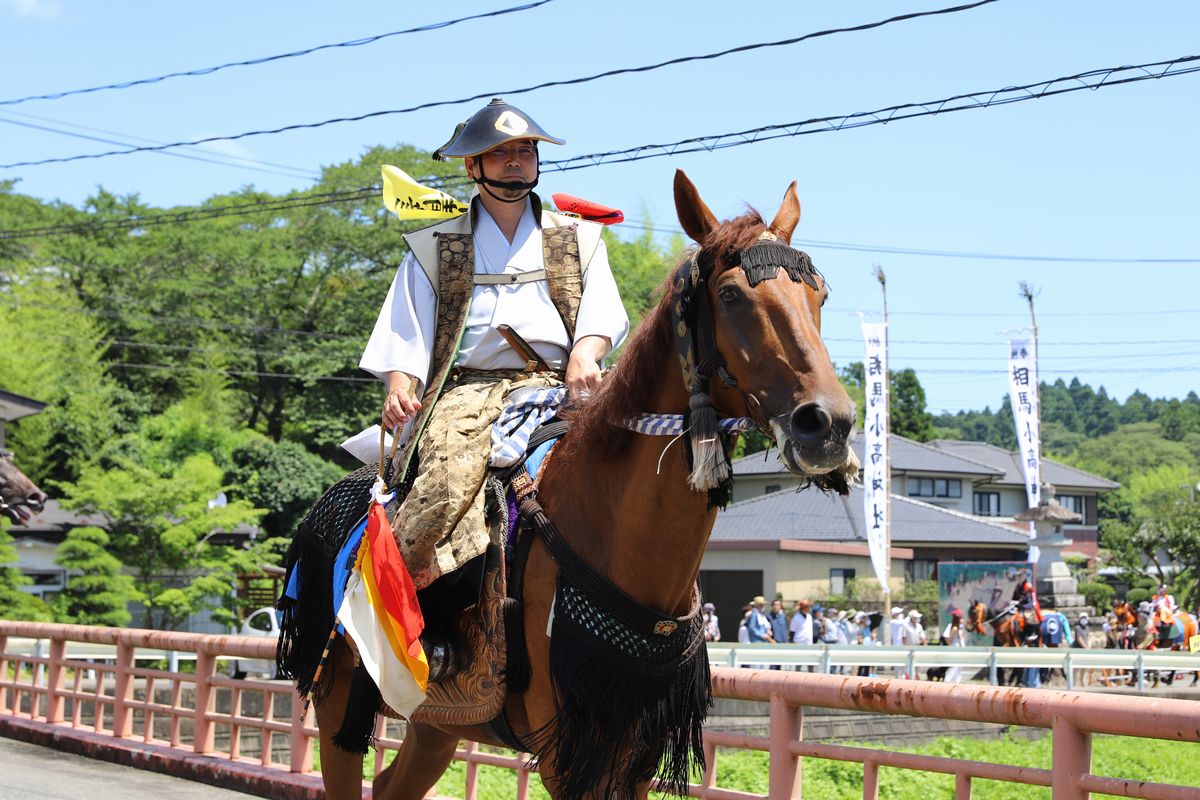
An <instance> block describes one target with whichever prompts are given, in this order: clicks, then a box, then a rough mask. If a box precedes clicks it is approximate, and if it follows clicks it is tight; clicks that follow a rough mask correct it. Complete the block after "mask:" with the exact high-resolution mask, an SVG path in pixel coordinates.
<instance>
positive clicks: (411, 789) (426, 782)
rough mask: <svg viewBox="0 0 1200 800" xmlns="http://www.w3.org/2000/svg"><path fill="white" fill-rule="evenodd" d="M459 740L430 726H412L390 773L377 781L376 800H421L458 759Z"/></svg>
mask: <svg viewBox="0 0 1200 800" xmlns="http://www.w3.org/2000/svg"><path fill="white" fill-rule="evenodd" d="M457 746H458V737H457V736H455V735H453V734H450V733H446V732H445V731H441V730H438V729H437V728H434V727H432V726H429V725H421V724H413V723H409V725H408V729H407V730H406V731H405V733H404V744H402V745H400V751H399V752H398V753H396V758H395V759H394V760H393V761H392V763H391V764H389V765H388V767H387V769H385V770H384V771H383V772H381V773H380V774H379V775H377V776H376V778H375V785H374V787H373V789H372V792H371V796H372V797H373V798H375V800H420V798H422V797H424V796H425V793H426V792H428V791H429V790H430V789H432V788H433V786H434V784H436V783H437V782H438V778H440V777H442V774H443V773H445V771H446V767H448V766H450V761H451V760H452V759H453V758H454V750H455V748H456V747H457Z"/></svg>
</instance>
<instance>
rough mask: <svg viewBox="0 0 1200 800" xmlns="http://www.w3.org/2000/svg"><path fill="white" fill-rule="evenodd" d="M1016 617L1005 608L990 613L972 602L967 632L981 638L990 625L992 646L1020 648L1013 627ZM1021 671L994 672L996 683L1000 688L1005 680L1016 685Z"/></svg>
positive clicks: (968, 611)
mask: <svg viewBox="0 0 1200 800" xmlns="http://www.w3.org/2000/svg"><path fill="white" fill-rule="evenodd" d="M1016 619H1017V615H1016V614H1013V613H1009V610H1008V609H1007V608H1004V609H1002V610H1000V611H997V612H994V613H993V612H992V611H991V610H990V609H989V608H988V607H987V606H985V605H984V604H983V603H981V602H979V601H978V600H972V601H971V606H970V608H968V609H967V630H968V631H972V632H974V633H978V634H980V635H982V636H986V635H987V631H986V629H985V628H984V626H985V625H990V626H991V628H992V646H994V647H1020V646H1021V640H1020V636H1018V634H1017V631H1016V630H1015V629H1014V627H1013V625H1014V622H1015V620H1016ZM1020 675H1021V670H1019V669H1014V670H1012V671H1011V674H1008V673H1007V672H1006V671H1005V670H1004V669H1003V668H998V669H997V670H996V682H997V683H998V684H999V685H1000V686H1004V685H1005V678H1006V677H1007V678H1008V681H1009V683H1014V684H1015V683H1016V682H1017V680H1018V679H1019V678H1020Z"/></svg>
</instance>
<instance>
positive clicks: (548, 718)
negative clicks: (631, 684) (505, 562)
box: [317, 172, 858, 800]
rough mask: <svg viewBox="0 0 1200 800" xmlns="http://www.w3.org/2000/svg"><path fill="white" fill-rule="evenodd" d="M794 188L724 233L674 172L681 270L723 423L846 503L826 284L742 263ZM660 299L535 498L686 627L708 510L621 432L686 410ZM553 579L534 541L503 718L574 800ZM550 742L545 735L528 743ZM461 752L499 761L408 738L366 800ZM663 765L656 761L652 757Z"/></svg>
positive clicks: (659, 452) (351, 788)
mask: <svg viewBox="0 0 1200 800" xmlns="http://www.w3.org/2000/svg"><path fill="white" fill-rule="evenodd" d="M795 186H796V185H795V183H793V184H792V185H791V186H790V187H789V188H788V190H787V192H786V194H785V196H784V202H783V206H782V207H781V208H780V210H779V212H778V213H777V214H776V216H775V218H774V220H773V221H772V222H771V223H770V225H766V224H764V221H763V220H762V218H761V217H760V216H759V215H758V214H757V213H756V212H753V211H750V212H749V213H747V214H745V215H743V216H741V217H738V218H736V219H733V220H730V221H726V222H719V221H718V220H717V219H716V217H714V215H713V214H712V212H711V211H710V210H709V208H708V206H706V205H705V204H704V202H703V201H702V200H701V199H700V196H699V194H698V193H697V191H696V188H695V187H694V186H693V185H692V183H691V181H689V180H688V179H687V177H686V176H685V175H684V174H683V173H682V172H678V173H676V176H675V204H676V208H677V211H678V215H679V220H680V222H681V223H682V226H683V229H684V231H685V232H686V233H687V234H688V236H690V237H691V238H692V239H693V240H695V241H696V242H697V243H699V245H700V249H699V251H698V254H697V257H696V260H694V261H692V262H690V263H692V264H695V263H701V262H706V263H707V264H708V265H709V268H710V269H711V271H709V272H707V275H706V277H705V278H702V279H701V281H700V283H699V285H698V287H697V288H696V290H695V292H693V293H692V296H691V298H690V299H691V301H698V300H706V301H707V303H708V304H709V306H708V307H709V309H711V311H710V313H708V314H707V315H706V318H707V320H709V321H708V323H707V326H708V327H709V329H710V330H709V331H708V332H709V333H711V337H712V338H711V340H710V341H711V342H712V343H713V344H714V345H715V349H716V351H717V353H719V355H720V357H721V359H722V360H723V361H724V369H725V372H726V374H727V376H728V378H729V380H727V381H726V380H722V379H715V378H714V379H712V380H710V381H709V382H708V383H709V388H708V394H709V396H710V397H711V401H712V405H713V406H714V407H715V409H716V410H717V412H718V414H720V415H723V416H732V417H740V416H743V415H749V416H750V417H751V418H753V419H754V420H755V421H756V423H757V424H758V427H759V429H760V430H762V431H763V432H764V433H766V434H767V435H768V436H769V437H770V438H772V439H773V440H774V443H775V444H776V445H777V446H778V448H779V450H780V452H782V454H783V458H784V461H785V463H786V465H787V467H788V468H789V469H790V470H791V471H792V472H793V473H795V474H797V475H800V476H802V477H805V478H808V479H810V480H812V481H813V482H814V483H816V484H817V485H818V486H820V487H822V488H836V489H837V490H838V491H842V492H845V491H846V478H849V479H850V480H853V478H854V476H855V475H856V473H857V467H858V465H857V462H856V461H855V459H854V457H853V455H852V454H851V451H850V450H849V447H848V445H849V441H850V439H851V438H852V435H853V428H854V422H855V409H854V404H853V403H852V402H851V400H850V398H849V397H848V396H847V394H846V392H845V390H844V389H843V388H842V386H841V385H840V384H839V382H838V379H837V375H836V373H835V371H834V368H833V365H832V363H831V362H830V359H829V354H828V351H827V350H826V348H825V345H824V342H823V341H822V340H821V331H820V326H821V305H822V303H823V302H824V301H825V297H826V296H827V294H828V289H827V287H826V286H825V282H824V279H823V278H821V277H820V275H819V274H817V273H816V272H815V271H812V270H811V263H808V262H807V257H804V261H805V262H806V263H808V267H809V270H810V271H809V272H806V273H805V278H804V279H803V280H800V279H797V277H796V276H795V275H792V274H791V273H790V272H785V270H783V269H778V270H777V271H775V272H771V271H770V270H769V269H768V270H767V272H769V273H770V274H767V275H766V276H765V277H764V274H763V272H762V271H761V270H760V271H759V272H757V273H752V272H751V270H750V269H749V266H748V264H747V263H742V264H741V266H742V267H743V268H738V261H739V258H740V257H741V255H742V254H744V253H746V252H747V250H748V249H749V248H751V246H752V245H755V244H756V243H758V242H760V240H763V239H767V240H772V239H776V238H777V240H778V242H777V243H778V244H780V245H783V244H787V243H789V242H790V241H791V237H792V232H793V230H794V229H795V227H796V224H797V223H798V222H799V219H800V202H799V199H798V198H797V195H796V191H795ZM764 234H765V236H764ZM785 249H789V248H785ZM789 250H790V249H789ZM758 252H763V251H762V250H759V251H758ZM790 252H791V253H792V254H793V255H794V256H797V257H799V256H801V255H802V254H799V253H797V252H796V251H790ZM792 263H795V262H792ZM679 274H682V275H686V274H687V271H686V270H684V271H682V272H681V273H679ZM752 277H756V278H757V279H758V280H752V279H751V278H752ZM789 278H790V279H789ZM664 286H665V289H666V296H665V297H664V298H663V300H662V302H660V303H659V305H658V307H657V309H656V310H654V311H652V312H651V313H650V314H649V315H648V317H647V318H646V320H645V321H644V322H643V323H642V325H641V326H640V327H639V329H638V331H637V333H636V334H635V336H634V337H633V340H632V341H631V342H630V343H629V345H628V347H627V349H626V351H625V353H624V355H623V356H622V357H621V359H620V361H619V363H618V364H617V365H616V367H614V369H613V370H612V372H611V373H609V374H608V376H607V377H606V378H605V380H604V383H603V384H602V386H601V387H600V389H599V390H598V392H597V393H596V395H595V396H594V397H593V398H592V400H591V401H590V403H589V404H588V405H587V406H585V407H583V408H582V409H580V410H579V411H578V412H577V413H576V415H575V418H574V421H573V427H572V428H571V430H570V431H569V433H568V434H567V435H566V436H565V437H564V438H563V440H562V441H561V442H560V444H559V445H558V446H557V448H556V450H555V452H554V453H552V455H551V458H550V467H549V468H548V469H547V470H546V471H545V474H544V477H543V478H542V482H541V486H540V490H539V494H538V497H539V500H540V502H541V504H542V507H543V508H544V510H545V512H546V515H547V516H548V517H549V518H550V519H551V520H553V522H554V523H555V524H556V525H557V527H558V529H559V531H560V532H561V536H562V538H563V539H565V540H567V542H568V543H569V545H570V546H571V547H572V548H573V549H574V550H575V551H576V553H578V554H579V556H580V557H581V558H582V559H583V560H584V561H585V562H586V563H587V564H588V565H589V566H590V567H591V568H592V569H594V570H595V571H596V572H598V573H599V574H600V575H603V576H605V577H606V578H607V579H608V580H610V581H612V582H613V583H614V584H615V585H616V586H617V587H618V588H620V589H621V590H623V591H624V592H625V593H626V594H627V595H628V596H629V597H630V598H632V599H633V600H634V601H636V602H637V603H638V604H641V605H642V606H644V607H647V608H650V609H654V610H656V611H657V612H658V613H661V614H662V615H663V616H664V617H666V618H673V617H680V616H684V615H687V614H688V613H689V609H690V606H691V604H692V602H693V597H694V596H693V593H694V589H695V586H696V578H697V574H698V572H699V568H700V560H701V557H702V556H703V554H704V548H705V544H706V542H707V540H708V536H709V533H710V531H711V529H712V525H713V521H714V519H715V515H716V511H715V509H714V508H712V506H711V505H710V502H709V500H710V498H709V497H708V496H706V493H705V492H702V491H701V492H697V491H693V490H692V489H690V488H689V467H688V464H687V458H686V456H685V453H684V450H683V448H682V446H681V445H679V444H675V445H674V446H673V447H672V446H670V445H669V444H668V443H669V442H670V440H669V439H666V438H663V437H654V436H647V435H642V434H638V433H634V432H632V431H629V430H627V429H625V428H623V427H620V425H619V423H620V422H621V421H622V420H625V419H627V418H628V417H630V416H633V415H636V414H639V413H646V412H651V413H675V414H678V413H681V412H684V411H686V410H687V409H688V407H689V399H690V396H691V393H690V392H689V390H688V388H687V387H685V385H684V382H683V380H682V379H681V368H680V357H679V356H678V355H677V353H676V338H677V326H676V324H675V323H673V321H672V319H673V317H672V312H673V308H672V306H673V305H674V303H673V298H672V296H671V292H672V290H673V289H677V288H678V287H677V286H676V285H674V284H673V283H672V282H671V281H670V280H668V281H667V282H666V283H665V284H664ZM693 374H694V373H693ZM718 374H719V371H718ZM723 377H724V376H723ZM692 404H693V406H694V405H695V400H694V398H693V399H692ZM668 448H669V449H668ZM672 450H673V452H672ZM664 451H665V456H664ZM558 570H559V567H558V565H557V563H556V562H555V561H554V560H553V558H552V556H551V555H550V553H549V551H548V550H547V548H546V547H545V546H544V545H543V543H542V541H541V540H536V541H535V542H534V544H533V545H532V550H531V551H530V555H529V559H528V563H527V567H526V571H525V578H524V584H523V598H522V599H523V618H524V631H525V646H526V648H527V651H528V655H529V662H530V665H531V667H532V669H531V672H532V677H531V681H530V685H529V687H528V689H527V690H526V691H524V692H522V693H520V694H517V693H516V692H509V694H508V697H507V700H506V705H505V712H506V714H507V718H508V721H509V723H510V725H511V728H512V731H513V732H514V733H515V734H516V735H517V736H518V737H523V738H525V739H526V740H527V741H529V740H533V741H539V742H543V743H544V746H541V747H540V752H536V753H535V755H536V756H537V758H538V761H539V764H540V772H541V777H542V781H543V783H544V784H545V785H546V787H547V789H548V790H549V792H550V793H551V795H552V796H554V797H556V798H561V797H565V796H567V795H568V792H566V791H565V790H564V789H563V786H564V785H565V779H564V778H563V776H560V775H557V774H556V773H555V758H554V755H555V742H556V734H555V731H554V729H553V725H554V723H555V720H556V712H557V709H556V691H557V689H558V687H557V686H556V684H555V683H554V682H553V681H552V678H551V667H550V639H549V638H548V637H547V635H546V630H547V621H548V619H549V617H550V614H551V608H552V601H553V599H554V596H555V587H556V579H557V575H558ZM331 658H333V659H336V660H338V661H340V662H341V664H340V665H339V667H338V668H336V669H334V670H333V671H332V674H333V675H334V679H333V681H334V685H332V686H331V687H326V688H328V691H327V693H326V694H325V695H324V697H323V699H321V700H319V702H318V705H317V723H318V727H319V729H320V734H321V736H320V739H321V760H322V771H323V778H324V781H325V786H326V791H327V793H328V796H329V797H330V798H333V800H344V799H346V800H348V798H355V799H356V800H357V798H358V797H359V786H360V781H361V775H362V757H361V756H357V755H353V754H350V753H347V752H346V751H344V750H340V749H338V748H337V747H335V746H334V745H333V743H332V739H333V734H334V731H336V730H337V729H338V726H339V725H340V724H341V722H342V719H343V713H344V709H345V708H346V705H347V698H348V694H349V685H350V683H351V681H350V674H351V668H350V666H351V661H350V658H351V657H350V655H349V653H348V648H347V647H345V646H344V645H341V644H340V643H339V645H338V646H337V647H336V648H335V651H334V654H333V655H332V656H331ZM622 724H627V725H632V723H631V722H628V723H622ZM547 730H549V734H550V735H548V736H533V734H535V732H539V731H540V732H543V733H545V732H546V731H547ZM560 733H561V732H560ZM631 736H632V734H631V732H630V731H625V732H623V733H622V734H621V737H620V738H621V740H622V741H625V740H626V739H628V738H631ZM464 738H465V739H470V740H474V741H478V742H485V743H489V744H494V745H498V746H504V743H503V742H501V741H499V740H498V737H497V735H496V734H495V733H494V732H493V731H492V729H491V728H488V727H484V726H479V727H450V726H436V727H435V726H432V725H428V724H410V725H409V726H408V729H407V733H406V735H405V738H404V743H403V745H402V747H401V748H400V751H399V753H398V755H397V756H396V758H395V760H394V761H393V762H392V764H391V765H390V766H389V767H388V768H387V769H386V770H385V771H384V772H383V773H382V774H381V775H379V776H378V777H377V778H376V780H375V782H374V795H373V796H374V797H376V798H381V799H382V798H389V800H397V799H398V798H412V800H416V799H417V798H421V797H423V796H424V795H425V793H426V792H428V791H429V790H430V788H431V787H433V786H434V784H435V783H436V782H437V780H438V779H439V778H440V777H441V775H442V773H443V772H444V771H445V770H446V768H447V766H448V765H449V764H450V761H451V759H452V758H453V755H454V750H455V747H456V745H457V743H458V741H459V740H460V739H464ZM622 746H624V745H622ZM642 746H643V747H644V746H645V743H642ZM660 747H661V746H660ZM657 752H658V753H659V754H661V749H660V750H659V751H657ZM621 763H628V760H626V761H622V762H621ZM634 763H637V762H634ZM641 763H643V764H644V763H645V758H644V757H643V759H642V762H641ZM639 770H641V771H639V772H638V774H625V775H615V776H614V775H613V774H612V773H610V774H609V775H608V780H609V784H608V785H609V786H610V787H612V786H617V787H624V788H618V789H616V790H612V793H614V794H617V795H620V796H625V797H629V796H633V795H636V796H640V797H645V795H646V792H647V791H648V788H649V786H650V778H651V775H650V774H648V773H647V772H646V771H645V770H643V769H641V768H639ZM614 771H615V770H614ZM599 783H600V785H594V786H590V787H588V788H587V789H586V790H584V791H581V792H578V793H577V794H578V796H595V797H599V796H600V795H601V794H605V791H604V789H605V787H604V785H603V781H600V782H599Z"/></svg>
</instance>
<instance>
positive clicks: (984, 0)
mask: <svg viewBox="0 0 1200 800" xmlns="http://www.w3.org/2000/svg"><path fill="white" fill-rule="evenodd" d="M996 1H997V0H979V1H978V2H975V3H970V4H968V5H960V6H953V7H950V8H941V9H937V10H935V11H919V12H915V13H912V14H901V15H900V16H895V17H889V18H888V19H884V20H879V21H878V22H869V23H865V24H862V25H853V26H849V27H845V28H831V29H829V30H823V31H817V32H815V33H808V34H804V35H803V36H796V37H793V38H790V39H782V40H779V41H775V42H759V43H756V44H747V45H741V46H740V47H731V48H729V49H727V50H721V51H718V52H715V53H705V54H703V55H695V56H681V57H679V58H673V59H669V60H667V61H660V62H658V63H655V64H646V65H643V66H639V67H623V68H620V69H612V70H607V71H605V72H598V73H596V74H594V75H588V76H585V77H580V78H567V79H563V80H557V81H546V82H544V83H539V84H535V85H533V86H526V87H523V88H520V89H492V90H489V91H486V92H480V93H478V94H474V95H471V96H470V97H462V98H459V99H457V100H433V101H430V102H427V103H421V104H419V105H415V106H409V107H407V108H394V109H387V110H383V111H371V112H368V113H366V114H359V115H357V116H353V117H333V118H332V119H326V120H322V121H320V122H304V123H295V124H292V125H283V126H280V127H278V128H268V129H261V130H253V131H243V132H242V133H236V134H231V135H228V136H208V137H205V138H203V139H195V140H192V141H187V142H172V143H170V144H163V145H153V146H145V147H134V148H130V149H128V150H109V151H107V152H103V153H82V154H79V155H74V156H60V157H57V158H45V159H41V160H39V161H17V162H13V163H11V164H0V169H12V168H14V167H36V166H41V165H43V164H62V163H65V162H68V161H81V160H84V159H93V158H107V157H109V156H120V155H128V154H130V153H146V152H153V151H156V150H166V149H169V148H173V147H191V146H194V145H200V144H208V143H210V142H231V141H236V140H238V139H245V138H248V137H251V136H270V135H274V134H278V133H286V132H288V131H296V130H309V129H312V128H321V127H324V126H326V125H336V124H341V123H343V122H361V121H362V120H365V119H374V118H376V117H385V116H391V115H395V114H410V113H412V112H414V111H423V110H425V109H429V108H438V107H441V106H454V105H461V104H463V103H470V102H473V101H475V100H481V99H484V98H490V97H496V96H498V95H506V96H509V97H512V96H515V95H521V94H528V93H529V92H533V91H537V90H539V89H547V88H550V87H555V86H576V85H579V84H583V83H590V82H591V81H597V80H601V79H603V78H610V77H613V76H616V75H630V74H634V73H641V72H651V71H653V70H657V69H662V68H664V67H669V66H675V65H678V64H686V63H689V62H693V61H708V60H711V59H716V58H721V57H723V56H727V55H731V54H734V53H745V52H749V51H751V50H759V49H762V48H768V47H783V46H787V45H792V44H797V43H799V42H803V41H806V40H809V39H816V38H818V37H822V36H831V35H833V34H836V33H850V32H856V31H865V30H870V29H872V28H879V27H882V26H884V25H889V24H891V23H893V22H901V21H905V20H911V19H917V18H919V17H931V16H936V15H939V14H952V13H955V12H958V11H967V10H970V9H973V8H977V7H979V6H983V5H987V4H989V3H994V2H996ZM580 158H583V159H586V158H590V156H580ZM626 160H633V159H626ZM546 163H549V164H553V163H555V162H546ZM564 169H577V167H565V168H564Z"/></svg>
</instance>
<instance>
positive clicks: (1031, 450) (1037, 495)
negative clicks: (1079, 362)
mask: <svg viewBox="0 0 1200 800" xmlns="http://www.w3.org/2000/svg"><path fill="white" fill-rule="evenodd" d="M1008 347H1009V357H1008V386H1009V395H1010V397H1009V399H1010V401H1011V402H1012V410H1013V421H1014V422H1015V423H1016V426H1017V454H1018V457H1019V458H1020V460H1021V467H1022V469H1023V470H1024V472H1025V496H1026V497H1027V498H1028V500H1029V507H1030V508H1037V505H1038V503H1039V501H1041V499H1042V498H1041V491H1042V488H1041V487H1042V475H1041V472H1042V469H1041V468H1042V465H1041V461H1040V458H1041V452H1042V434H1041V430H1040V429H1039V426H1038V418H1039V417H1038V407H1037V402H1038V400H1037V385H1038V377H1037V341H1036V340H1035V339H1014V340H1012V341H1010V342H1009V343H1008ZM1029 535H1030V537H1032V536H1033V535H1034V527H1033V523H1030V525H1029Z"/></svg>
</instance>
